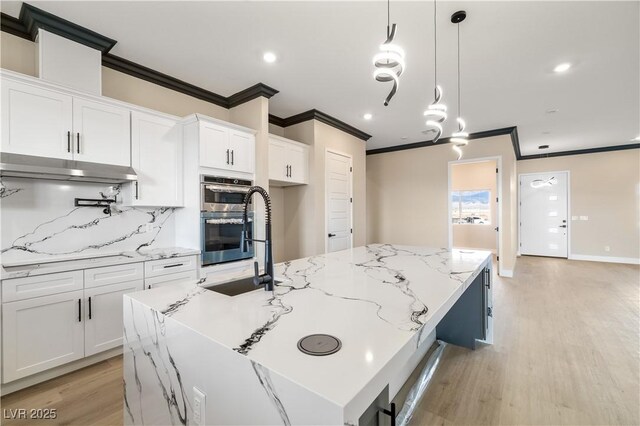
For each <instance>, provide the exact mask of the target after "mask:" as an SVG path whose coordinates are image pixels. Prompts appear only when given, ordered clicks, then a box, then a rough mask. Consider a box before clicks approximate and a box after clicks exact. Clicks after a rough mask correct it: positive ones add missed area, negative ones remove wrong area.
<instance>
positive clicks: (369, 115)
mask: <svg viewBox="0 0 640 426" xmlns="http://www.w3.org/2000/svg"><path fill="white" fill-rule="evenodd" d="M362 118H364V119H365V120H371V119H372V118H373V115H371V114H369V113H366V114H365V115H363V116H362Z"/></svg>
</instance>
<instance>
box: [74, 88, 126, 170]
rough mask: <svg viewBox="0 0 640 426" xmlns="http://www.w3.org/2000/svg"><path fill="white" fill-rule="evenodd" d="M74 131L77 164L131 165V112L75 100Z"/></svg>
mask: <svg viewBox="0 0 640 426" xmlns="http://www.w3.org/2000/svg"><path fill="white" fill-rule="evenodd" d="M73 131H74V133H73V144H72V146H73V158H74V160H80V161H90V162H92V163H102V164H115V165H118V166H129V165H131V127H130V111H129V110H128V109H126V108H121V107H117V106H114V105H109V104H103V103H99V102H94V101H90V100H87V99H82V98H73Z"/></svg>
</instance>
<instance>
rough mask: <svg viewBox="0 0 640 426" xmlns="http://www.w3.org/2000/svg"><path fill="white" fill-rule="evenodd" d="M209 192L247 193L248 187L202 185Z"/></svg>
mask: <svg viewBox="0 0 640 426" xmlns="http://www.w3.org/2000/svg"><path fill="white" fill-rule="evenodd" d="M204 187H205V188H206V189H208V190H209V191H217V192H249V187H246V188H245V187H243V186H218V185H204Z"/></svg>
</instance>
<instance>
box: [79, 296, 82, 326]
mask: <svg viewBox="0 0 640 426" xmlns="http://www.w3.org/2000/svg"><path fill="white" fill-rule="evenodd" d="M78 322H82V299H78Z"/></svg>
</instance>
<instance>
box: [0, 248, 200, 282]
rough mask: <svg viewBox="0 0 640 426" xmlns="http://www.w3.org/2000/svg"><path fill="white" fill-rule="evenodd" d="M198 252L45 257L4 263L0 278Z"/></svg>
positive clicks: (163, 250)
mask: <svg viewBox="0 0 640 426" xmlns="http://www.w3.org/2000/svg"><path fill="white" fill-rule="evenodd" d="M196 254H200V251H199V250H194V249H186V248H180V247H168V248H157V249H141V250H136V251H124V252H117V253H110V254H101V255H99V256H83V257H75V258H74V257H70V258H66V259H55V260H54V259H51V260H49V259H43V260H42V261H41V262H40V263H35V262H33V261H30V262H29V263H28V264H20V263H13V264H7V265H4V264H3V265H2V268H0V279H2V280H6V279H10V278H23V277H30V276H35V275H43V274H53V273H56V272H68V271H77V270H80V269H89V268H100V267H103V266H113V265H123V264H126V263H136V262H145V261H148V260H158V259H168V258H173V257H180V256H191V255H196Z"/></svg>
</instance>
